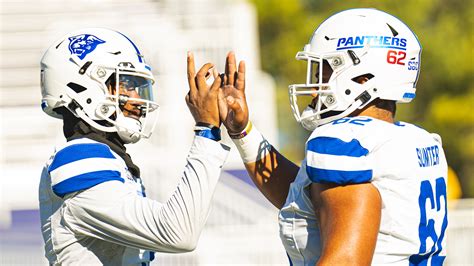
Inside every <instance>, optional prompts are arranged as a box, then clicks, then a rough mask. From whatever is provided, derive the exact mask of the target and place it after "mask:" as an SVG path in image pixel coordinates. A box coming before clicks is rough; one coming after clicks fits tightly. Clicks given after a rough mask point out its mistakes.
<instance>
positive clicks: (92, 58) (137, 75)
mask: <svg viewBox="0 0 474 266" xmlns="http://www.w3.org/2000/svg"><path fill="white" fill-rule="evenodd" d="M153 83H154V78H153V74H152V73H151V68H150V67H149V66H148V65H147V64H146V63H145V61H144V58H143V55H142V54H140V52H139V50H138V48H137V47H136V45H135V44H134V43H133V42H132V41H131V40H130V39H129V38H128V37H126V36H125V35H123V34H121V33H119V32H117V31H114V30H110V29H104V28H87V29H81V30H78V31H75V32H72V33H69V34H67V35H66V36H64V37H63V38H61V39H59V40H58V41H56V42H55V43H54V44H53V45H52V46H51V47H50V48H49V49H48V50H47V51H46V52H45V54H44V55H43V58H42V59H41V93H42V104H41V106H42V108H43V111H44V112H46V113H47V114H48V115H50V116H53V117H56V118H60V119H62V115H61V114H60V113H59V112H58V108H61V107H64V108H67V109H68V110H69V111H70V112H71V113H72V114H74V115H75V116H76V117H78V118H81V119H82V120H83V121H85V122H86V123H87V124H89V125H90V126H92V127H94V128H96V129H98V130H100V131H104V132H117V133H118V135H119V136H120V138H121V139H122V140H123V141H124V142H125V143H134V142H137V141H138V140H139V139H140V138H141V137H145V138H148V137H150V135H151V133H152V131H153V129H154V127H155V124H156V117H157V112H155V111H156V110H157V109H158V104H157V103H155V102H154V100H153V91H152V84H153Z"/></svg>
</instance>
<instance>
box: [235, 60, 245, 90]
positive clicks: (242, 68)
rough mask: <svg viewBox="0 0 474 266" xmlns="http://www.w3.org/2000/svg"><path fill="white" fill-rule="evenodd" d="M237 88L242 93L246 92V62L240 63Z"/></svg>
mask: <svg viewBox="0 0 474 266" xmlns="http://www.w3.org/2000/svg"><path fill="white" fill-rule="evenodd" d="M235 87H236V88H237V89H238V90H240V91H245V61H240V63H239V72H238V73H237V80H236V82H235Z"/></svg>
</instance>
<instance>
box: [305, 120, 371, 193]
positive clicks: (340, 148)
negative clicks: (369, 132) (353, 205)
mask: <svg viewBox="0 0 474 266" xmlns="http://www.w3.org/2000/svg"><path fill="white" fill-rule="evenodd" d="M341 130H342V131H341ZM344 130H348V131H349V132H351V133H353V132H352V131H351V129H350V128H349V129H347V128H346V129H344V128H343V127H339V128H337V130H330V131H329V133H332V134H327V132H325V133H326V134H320V135H318V134H316V135H315V136H312V138H310V140H309V141H308V142H307V146H306V172H307V174H308V177H309V178H310V180H311V181H313V182H317V183H333V184H338V185H346V184H359V183H365V182H368V181H370V180H371V179H372V176H373V170H372V168H373V167H372V164H371V160H370V157H369V153H370V151H369V148H368V147H366V145H364V144H363V143H364V142H363V141H362V140H361V139H359V134H347V132H345V131H344ZM362 139H363V138H362Z"/></svg>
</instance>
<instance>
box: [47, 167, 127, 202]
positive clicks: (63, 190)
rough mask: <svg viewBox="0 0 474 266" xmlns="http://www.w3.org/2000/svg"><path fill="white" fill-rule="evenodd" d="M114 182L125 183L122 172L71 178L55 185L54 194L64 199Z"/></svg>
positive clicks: (103, 172) (93, 173)
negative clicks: (69, 195) (75, 193)
mask: <svg viewBox="0 0 474 266" xmlns="http://www.w3.org/2000/svg"><path fill="white" fill-rule="evenodd" d="M112 180H117V181H121V182H124V179H123V178H122V177H121V176H120V172H118V171H110V170H105V171H95V172H88V173H84V174H81V175H77V176H73V177H70V178H68V179H66V180H64V181H62V182H60V183H58V184H56V185H53V192H54V193H55V194H56V195H58V196H59V197H64V196H65V195H67V194H69V193H72V192H76V191H80V190H84V189H87V188H91V187H93V186H95V185H98V184H100V183H103V182H106V181H112Z"/></svg>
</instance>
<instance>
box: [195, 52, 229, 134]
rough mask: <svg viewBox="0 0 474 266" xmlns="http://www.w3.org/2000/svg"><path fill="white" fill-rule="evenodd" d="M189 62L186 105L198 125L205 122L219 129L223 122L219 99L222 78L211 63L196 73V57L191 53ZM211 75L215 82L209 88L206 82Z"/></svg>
mask: <svg viewBox="0 0 474 266" xmlns="http://www.w3.org/2000/svg"><path fill="white" fill-rule="evenodd" d="M187 61H188V84H189V92H188V94H187V95H186V104H187V105H188V108H189V111H191V114H192V115H193V117H194V120H195V121H196V123H197V122H203V123H208V124H211V125H214V126H216V127H219V126H220V125H221V120H220V117H219V108H218V103H217V98H218V94H219V86H220V85H221V77H220V76H219V75H218V72H217V70H216V69H215V68H214V65H213V64H211V63H207V64H204V65H203V66H202V67H201V69H199V71H198V72H197V73H196V70H195V66H194V55H193V54H192V53H191V52H188V60H187ZM211 71H212V73H211ZM211 75H214V82H213V83H212V85H211V86H209V85H208V84H207V83H206V80H207V79H208V78H209V77H210V76H211Z"/></svg>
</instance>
